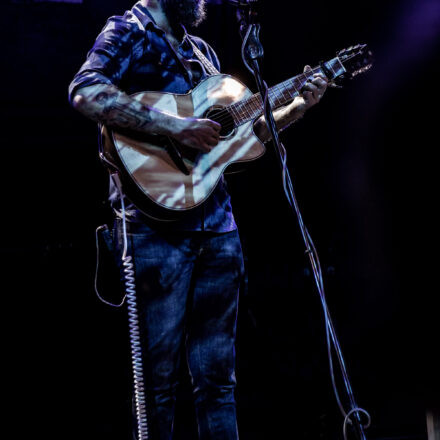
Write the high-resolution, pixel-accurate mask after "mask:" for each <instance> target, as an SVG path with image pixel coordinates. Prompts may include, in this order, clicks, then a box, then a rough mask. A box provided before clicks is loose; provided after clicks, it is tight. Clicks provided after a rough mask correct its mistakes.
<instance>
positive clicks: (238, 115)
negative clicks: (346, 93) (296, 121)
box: [227, 57, 345, 126]
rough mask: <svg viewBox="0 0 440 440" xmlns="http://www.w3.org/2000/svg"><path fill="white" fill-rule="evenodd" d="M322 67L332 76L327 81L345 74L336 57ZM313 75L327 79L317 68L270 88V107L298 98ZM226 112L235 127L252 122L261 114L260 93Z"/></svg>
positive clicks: (232, 106)
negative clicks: (231, 118)
mask: <svg viewBox="0 0 440 440" xmlns="http://www.w3.org/2000/svg"><path fill="white" fill-rule="evenodd" d="M324 66H325V67H326V71H327V73H328V72H330V73H331V75H332V76H331V77H330V78H328V79H329V80H331V79H334V78H336V77H338V76H340V75H342V74H343V73H344V72H345V68H344V66H343V64H342V63H341V61H340V60H339V58H337V57H336V58H333V59H331V60H330V61H327V62H326V63H324ZM315 73H320V74H322V75H325V76H327V77H328V75H326V74H325V73H324V70H323V68H322V67H321V66H317V67H315V68H313V69H311V70H309V71H307V72H304V73H301V74H299V75H297V76H295V77H293V78H290V79H288V80H286V81H284V82H282V83H280V84H277V85H276V86H274V87H272V88H270V89H269V98H268V99H269V101H270V105H271V107H272V108H277V107H280V106H282V105H284V104H287V103H288V102H290V101H292V100H293V99H294V98H295V97H297V96H299V95H300V93H301V89H302V88H303V86H304V84H305V83H306V82H307V81H308V80H312V79H313V78H314V76H313V75H314V74H315ZM227 110H228V111H229V112H230V114H231V115H232V117H233V119H234V123H235V125H236V126H238V125H242V124H244V123H245V122H248V121H252V120H254V119H256V118H257V117H259V116H260V115H261V114H262V113H263V102H262V99H261V95H260V93H256V94H255V95H252V96H251V97H250V98H248V99H245V100H243V101H239V102H236V103H234V104H232V105H230V106H229V107H227Z"/></svg>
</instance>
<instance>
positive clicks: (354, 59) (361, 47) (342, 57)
mask: <svg viewBox="0 0 440 440" xmlns="http://www.w3.org/2000/svg"><path fill="white" fill-rule="evenodd" d="M336 56H337V58H338V59H339V61H340V62H341V63H342V65H343V66H344V69H345V72H344V73H343V74H342V75H340V76H338V77H337V78H334V79H333V82H334V84H335V85H336V87H337V86H342V85H343V84H344V83H345V82H347V81H348V80H351V79H353V78H354V77H355V76H357V75H359V74H360V73H364V72H366V71H367V70H369V69H370V68H371V67H372V65H373V54H372V52H371V50H370V49H368V47H367V45H366V44H357V45H356V46H350V47H349V48H347V49H343V50H340V51H339V52H337V53H336Z"/></svg>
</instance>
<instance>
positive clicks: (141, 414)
mask: <svg viewBox="0 0 440 440" xmlns="http://www.w3.org/2000/svg"><path fill="white" fill-rule="evenodd" d="M112 179H113V181H114V182H115V185H116V187H117V189H118V191H119V195H120V200H121V211H122V239H123V251H122V257H121V259H122V266H123V273H124V282H125V292H126V301H127V310H128V327H129V334H130V345H131V360H132V369H133V382H134V396H135V404H136V418H137V433H138V440H148V417H147V403H146V402H147V398H146V392H145V381H144V368H143V360H142V349H141V337H140V327H139V313H138V306H137V296H136V284H135V272H134V265H133V257H132V256H131V255H127V254H128V238H127V221H126V216H125V203H124V194H123V191H122V185H121V181H120V179H119V176H118V174H116V173H114V174H112Z"/></svg>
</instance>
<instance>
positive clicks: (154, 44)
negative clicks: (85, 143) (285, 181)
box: [69, 0, 327, 440]
mask: <svg viewBox="0 0 440 440" xmlns="http://www.w3.org/2000/svg"><path fill="white" fill-rule="evenodd" d="M205 15H206V14H205V1H204V0H141V1H139V2H138V3H136V4H135V5H134V6H133V8H132V9H131V10H130V11H127V12H126V13H125V14H124V16H115V17H111V18H110V19H109V20H108V21H107V24H106V26H105V27H104V29H103V30H102V32H101V33H100V34H99V36H98V37H97V40H96V42H95V44H94V46H93V48H92V49H91V51H90V52H89V53H88V55H87V60H86V61H85V63H84V64H83V66H82V67H81V69H80V70H79V72H78V73H77V74H76V75H75V77H74V79H73V81H72V83H71V85H70V88H69V98H70V102H71V103H72V105H73V106H74V108H75V109H77V110H78V111H80V112H81V113H83V114H84V115H85V116H87V117H88V118H90V119H92V120H93V121H96V122H99V123H100V124H103V125H104V126H106V127H108V128H109V129H112V130H115V132H117V131H118V130H121V131H125V132H126V131H131V132H132V133H134V134H137V135H141V136H142V135H155V136H165V137H167V138H170V139H171V140H173V141H175V142H176V143H177V144H178V145H181V146H183V147H185V148H189V149H192V150H194V151H195V152H197V154H199V155H206V154H208V153H210V152H211V151H215V149H216V147H218V145H219V143H220V142H221V139H222V136H221V124H219V123H218V122H215V121H214V120H211V119H209V118H207V117H206V118H205V117H197V116H194V115H193V116H180V115H178V114H176V113H175V112H173V111H171V110H170V111H166V110H164V108H163V106H162V105H159V103H158V105H157V106H156V107H155V105H154V103H153V104H151V103H149V104H148V105H146V104H145V103H144V102H142V100H139V99H136V97H135V96H134V95H135V94H136V93H139V92H144V91H147V90H148V91H152V92H156V91H157V92H162V93H164V95H163V96H165V97H169V96H172V95H168V94H186V93H187V92H189V91H190V90H192V89H194V87H195V86H196V85H197V84H199V83H200V82H201V81H203V80H204V79H205V78H207V77H208V76H209V74H210V72H209V71H208V69H207V66H206V64H207V63H206V62H208V67H209V65H211V66H212V70H213V71H215V70H217V71H218V70H220V66H219V62H218V59H217V56H216V54H215V53H214V51H213V49H212V48H211V47H210V46H209V45H208V44H207V43H205V42H204V41H203V40H201V39H200V38H198V37H195V36H192V35H189V34H188V33H187V32H186V29H185V27H186V26H188V27H194V26H196V25H198V24H199V23H200V22H201V21H202V20H203V19H204V18H205ZM198 51H200V52H201V53H202V54H203V56H204V57H205V60H203V59H201V58H200V56H198V55H197V53H198ZM309 70H310V67H309V66H306V68H305V71H309ZM326 87H327V79H326V77H325V76H324V75H322V74H320V73H316V74H314V75H311V79H310V81H308V82H306V83H305V85H304V87H303V88H302V89H301V94H300V96H297V97H296V98H295V99H293V100H292V101H291V102H290V103H288V104H287V105H283V106H281V107H279V108H277V109H276V111H275V112H274V116H275V120H276V123H277V126H278V128H279V129H283V128H285V127H287V126H288V125H290V124H291V123H292V122H294V121H295V120H297V119H298V118H300V117H302V116H303V114H304V112H305V111H306V110H307V109H309V108H310V107H312V106H313V105H315V104H316V103H318V102H319V100H320V99H321V98H322V96H323V94H324V92H325V90H326ZM154 96H156V95H154ZM158 96H159V95H158ZM160 96H162V95H160ZM158 99H159V98H158ZM164 99H165V98H164ZM254 132H255V134H256V135H257V136H258V137H259V138H260V139H261V140H262V141H267V140H268V137H269V135H268V130H267V128H266V125H265V123H264V120H263V118H259V119H258V120H257V121H256V123H255V126H254ZM157 185H160V183H157ZM124 200H125V202H126V205H127V209H126V213H127V219H128V226H127V229H128V233H129V242H130V252H131V254H132V256H133V262H134V266H135V270H136V275H135V277H136V287H137V290H138V295H139V296H138V301H139V311H140V325H141V337H142V350H143V357H144V360H145V368H144V374H145V384H146V388H147V396H148V405H147V407H148V408H149V413H148V418H149V431H150V436H151V437H150V438H152V439H161V440H164V439H167V440H168V439H171V436H172V427H173V416H174V403H175V391H176V386H177V371H178V367H179V363H180V362H181V361H182V360H181V354H182V347H184V348H185V353H186V361H187V364H188V368H189V372H190V375H191V379H192V385H193V393H194V402H195V408H196V415H197V421H198V427H199V436H200V439H202V440H203V439H205V440H207V439H210V440H214V439H216V440H233V439H238V430H237V423H236V411H235V399H234V389H235V382H236V381H235V373H234V368H235V352H234V344H235V331H236V317H237V307H238V288H239V284H240V279H241V276H242V273H243V259H242V251H241V246H240V241H239V236H238V232H237V227H236V224H235V221H234V217H233V214H232V209H231V204H230V197H229V195H228V193H227V190H226V186H225V182H224V178H223V176H222V177H221V178H220V179H219V181H218V183H217V184H216V186H215V189H213V191H212V193H210V194H209V197H207V199H206V200H204V201H203V203H201V204H200V205H198V206H196V207H194V208H193V209H190V210H188V212H187V213H186V214H185V215H183V216H182V217H180V218H179V219H178V220H176V221H173V222H166V223H161V222H158V221H156V220H154V219H151V218H149V217H148V213H145V212H143V211H141V210H139V209H138V207H137V205H136V204H135V203H132V202H133V200H131V199H130V197H127V198H126V199H124ZM110 201H111V203H112V206H113V208H114V210H115V213H116V220H115V227H114V230H113V237H114V240H115V242H116V246H117V248H118V249H119V252H120V249H121V247H122V231H121V220H120V218H119V214H120V210H121V195H120V194H119V193H118V191H117V188H116V187H115V185H114V183H112V185H111V188H110Z"/></svg>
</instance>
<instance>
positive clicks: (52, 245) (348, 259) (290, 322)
mask: <svg viewBox="0 0 440 440" xmlns="http://www.w3.org/2000/svg"><path fill="white" fill-rule="evenodd" d="M130 6H131V3H130V2H127V1H122V0H121V1H116V0H107V1H104V0H85V1H84V3H83V4H76V5H72V4H71V5H69V4H61V3H58V4H56V3H55V4H54V3H38V4H34V3H31V2H21V3H17V2H15V3H12V2H8V3H7V4H5V5H3V6H2V13H1V20H2V24H1V33H2V41H3V46H2V52H3V57H2V58H3V60H2V66H3V67H2V85H3V87H2V92H1V98H2V99H1V101H2V105H1V112H2V121H4V123H5V124H4V127H3V130H2V132H3V142H2V146H3V148H2V163H3V167H2V173H1V175H2V192H1V194H2V205H3V210H2V222H3V225H2V240H1V256H2V268H3V275H2V285H3V289H2V290H3V315H4V319H3V322H4V323H5V330H4V335H5V337H6V344H5V350H4V359H3V363H4V366H6V367H8V368H7V373H5V374H4V378H5V379H6V382H7V385H9V386H10V389H11V393H10V394H8V396H9V395H10V396H11V397H8V398H7V399H8V400H7V403H8V405H7V406H8V408H9V411H10V414H11V417H10V418H8V419H7V422H8V424H10V425H11V426H12V428H13V429H14V430H16V433H17V434H21V433H24V432H25V431H26V430H28V429H29V431H30V432H32V433H34V434H35V433H38V435H42V436H44V437H49V438H52V437H53V438H63V437H70V436H74V437H75V438H81V439H86V440H88V439H108V440H110V439H128V438H129V432H130V403H129V401H130V388H131V386H130V375H131V372H130V364H129V351H128V332H127V324H126V315H125V309H116V310H115V309H111V308H108V307H107V306H105V305H103V304H101V303H100V302H99V301H98V300H97V298H96V296H95V293H94V290H93V279H94V270H95V237H94V230H95V227H96V226H98V225H99V224H101V223H103V222H104V221H105V210H104V208H103V203H102V201H103V200H104V199H105V196H106V187H107V175H106V171H105V170H104V169H103V168H102V166H101V165H100V163H99V160H98V156H97V145H96V127H95V125H94V124H93V123H92V122H89V121H87V120H86V119H85V118H84V117H82V116H81V115H79V114H77V113H76V112H75V111H74V110H73V109H71V108H70V107H69V104H68V102H67V87H68V84H69V82H70V80H71V79H72V77H73V75H74V74H75V72H76V71H77V70H78V68H79V67H80V65H81V64H82V62H83V60H84V58H85V55H86V52H87V50H88V49H89V48H90V47H91V46H92V44H93V41H94V39H95V37H96V35H97V34H98V32H99V30H100V29H101V28H102V26H103V25H104V23H105V19H106V18H107V17H108V16H110V15H115V14H121V13H122V12H123V11H124V10H125V9H128V8H129V7H130ZM439 17H440V6H439V3H438V2H437V1H434V0H419V1H405V0H401V1H388V2H383V1H379V0H373V1H370V2H353V1H347V0H342V1H339V2H336V3H334V4H333V3H329V2H324V1H321V0H316V1H314V2H310V3H306V2H294V1H291V2H281V1H271V2H269V1H265V2H263V14H262V16H261V21H262V32H261V38H262V42H263V44H264V47H265V51H266V56H265V60H264V64H263V73H264V77H265V79H266V81H267V82H268V83H269V84H270V85H274V84H276V83H278V82H280V81H282V80H284V79H286V78H288V77H291V76H294V75H296V74H298V73H299V72H301V71H302V69H303V66H304V64H311V65H316V64H317V63H318V62H319V61H321V60H323V59H329V58H332V57H333V56H334V55H335V51H336V50H339V49H342V48H344V47H347V46H350V45H352V44H356V43H363V42H366V43H368V44H369V46H370V48H371V49H372V51H373V52H374V55H375V66H374V68H373V69H372V70H371V71H370V72H368V73H367V74H365V75H363V76H359V77H357V78H356V79H355V80H354V81H353V82H352V83H350V85H348V86H347V87H346V88H344V89H342V90H329V91H328V92H327V94H326V96H325V97H324V99H323V100H322V102H321V103H320V104H319V105H318V106H317V107H315V108H313V109H311V110H310V111H309V113H308V114H307V115H306V117H305V118H304V119H303V120H301V121H300V122H298V123H297V124H296V125H295V126H293V127H292V128H291V129H290V130H288V131H286V132H285V133H283V135H282V138H283V141H284V143H285V145H286V146H287V147H288V151H289V153H288V154H289V169H290V171H291V173H292V177H293V181H294V186H295V189H296V192H297V197H298V201H299V203H300V206H301V208H302V212H303V216H304V219H305V222H306V224H307V225H308V227H309V230H310V232H311V234H312V237H313V238H314V241H315V244H316V246H317V248H318V251H319V254H320V257H321V263H322V265H323V270H324V277H325V283H326V291H327V297H328V302H329V307H330V310H331V312H332V316H333V319H334V322H335V326H336V329H337V331H338V334H339V336H340V340H341V344H342V348H343V351H344V354H345V357H346V361H347V364H348V369H349V373H350V376H351V379H352V383H353V388H354V390H355V394H356V398H357V401H358V404H359V405H360V406H362V407H363V408H365V409H367V410H368V411H369V412H370V414H371V416H372V426H371V428H370V429H369V430H368V431H367V435H368V437H369V438H381V439H384V438H393V439H394V438H395V439H404V438H405V439H424V438H426V428H425V411H426V409H427V408H433V407H436V406H437V407H438V406H439V405H440V397H439V382H440V380H439V371H440V362H439V361H438V356H437V352H438V345H439V344H438V340H439V335H438V311H439V308H438V300H437V295H438V288H437V284H436V275H437V271H438V268H437V264H438V259H437V255H436V248H437V247H436V245H437V240H436V236H437V219H436V214H435V213H436V208H437V204H438V196H437V188H436V186H437V176H438V171H437V168H438V167H437V161H436V159H435V157H436V150H437V148H438V136H437V132H438V124H439V122H438V114H439V112H438V100H437V97H436V92H437V91H438V88H439V75H438V74H439V71H438V59H437V58H436V56H437V54H438V49H439V30H440V19H439ZM196 32H197V33H198V34H199V35H201V36H202V37H204V38H206V40H207V41H209V42H210V43H211V45H212V46H213V47H214V48H215V49H216V50H217V52H218V54H219V56H220V59H221V61H222V70H223V71H224V72H228V73H231V74H233V75H235V76H237V77H238V78H240V79H241V80H243V81H245V82H246V83H247V84H248V85H249V86H250V87H251V88H253V89H254V90H255V87H254V84H253V81H252V79H251V77H250V76H249V75H248V73H247V71H245V69H244V67H243V65H242V63H241V60H240V43H241V41H240V37H239V35H238V30H237V25H236V21H235V17H234V12H233V9H232V8H231V7H229V6H221V5H212V6H210V7H209V19H208V22H207V23H205V24H203V25H202V26H201V27H200V29H199V30H197V31H196ZM229 187H230V192H231V194H232V198H233V206H234V209H235V215H236V218H237V221H238V223H239V227H240V232H241V237H242V241H243V247H244V251H245V255H246V262H247V272H248V278H247V279H248V282H247V284H246V285H245V286H244V289H243V292H242V297H241V310H240V316H239V335H238V344H237V354H238V366H237V375H238V383H239V385H238V389H237V400H238V417H239V426H240V435H241V438H242V439H244V440H246V439H274V438H277V439H281V438H302V439H316V438H341V436H342V434H341V433H342V421H343V419H342V417H341V415H340V414H339V412H338V410H337V406H336V402H335V399H334V396H333V393H332V389H331V384H330V376H329V371H328V370H329V369H328V360H327V358H326V347H325V332H324V325H323V317H322V311H321V306H320V302H319V298H318V294H317V292H316V290H315V287H314V285H313V280H312V277H311V274H310V269H309V265H308V260H307V259H306V258H305V256H304V247H303V244H302V242H301V236H300V233H299V229H298V225H297V221H296V218H295V217H294V215H293V214H292V213H290V212H289V209H288V207H287V203H286V201H285V200H284V196H283V194H282V189H281V185H280V176H279V171H278V165H277V162H276V160H275V156H274V154H273V153H272V152H271V151H270V150H269V151H268V153H267V154H266V155H265V157H264V158H263V159H261V160H260V161H259V162H258V163H256V164H254V165H253V166H252V167H251V168H250V169H249V170H248V171H247V172H245V173H243V174H240V175H234V176H231V177H230V178H229ZM338 383H339V380H338ZM341 390H342V388H341ZM179 394H180V395H179V397H180V403H179V405H178V408H177V416H176V417H177V419H176V432H177V435H176V437H178V438H180V439H194V438H196V435H195V434H194V432H193V429H194V422H193V408H192V406H191V400H190V394H189V387H188V382H187V378H186V375H185V374H184V372H182V387H181V390H180V393H179Z"/></svg>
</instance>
